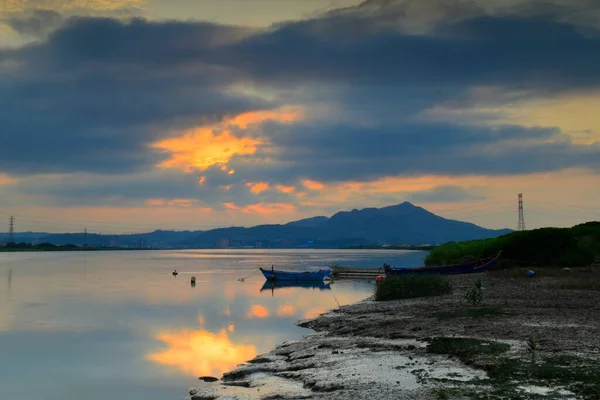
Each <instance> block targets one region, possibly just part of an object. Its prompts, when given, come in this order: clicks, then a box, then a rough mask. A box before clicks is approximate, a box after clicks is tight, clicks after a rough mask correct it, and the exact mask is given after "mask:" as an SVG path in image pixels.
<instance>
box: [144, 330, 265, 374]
mask: <svg viewBox="0 0 600 400" xmlns="http://www.w3.org/2000/svg"><path fill="white" fill-rule="evenodd" d="M229 329H230V331H231V332H233V324H231V325H230V326H229ZM156 339H157V340H160V341H161V342H163V343H165V344H166V345H167V346H168V347H167V348H166V349H165V350H163V351H160V352H157V353H152V354H149V355H148V359H149V360H152V361H154V362H155V363H158V364H162V365H167V366H173V367H176V368H178V369H179V370H180V371H182V372H184V373H185V374H188V375H191V376H202V375H211V376H219V377H220V376H221V375H222V374H223V373H225V372H227V371H229V370H231V369H233V368H235V367H236V365H237V364H239V363H240V362H243V361H246V360H250V359H252V358H254V357H255V356H256V354H257V350H256V346H254V345H247V344H236V343H233V342H232V341H231V338H230V337H229V336H228V334H227V331H226V330H225V329H222V330H221V331H220V332H219V333H216V334H215V333H212V332H209V331H206V330H204V329H202V328H200V329H197V330H193V329H188V328H183V329H179V330H171V331H163V332H161V333H159V334H158V335H157V336H156Z"/></svg>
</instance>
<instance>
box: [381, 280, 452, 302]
mask: <svg viewBox="0 0 600 400" xmlns="http://www.w3.org/2000/svg"><path fill="white" fill-rule="evenodd" d="M450 293H452V284H451V283H450V281H449V280H448V278H446V277H445V276H442V275H405V276H399V277H390V278H387V279H384V280H382V281H381V282H378V283H377V284H375V300H376V301H386V300H397V299H408V298H413V297H431V296H441V295H444V294H450Z"/></svg>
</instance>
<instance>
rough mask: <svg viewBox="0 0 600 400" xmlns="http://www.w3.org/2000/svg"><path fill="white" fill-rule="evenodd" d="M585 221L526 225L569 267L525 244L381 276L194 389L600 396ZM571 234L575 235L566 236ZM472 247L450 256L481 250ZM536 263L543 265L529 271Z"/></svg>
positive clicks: (596, 277)
mask: <svg viewBox="0 0 600 400" xmlns="http://www.w3.org/2000/svg"><path fill="white" fill-rule="evenodd" d="M585 226H586V225H583V226H579V227H578V229H582V227H585ZM587 227H588V228H590V227H591V229H590V231H591V232H592V233H591V235H587V234H586V235H583V236H578V234H575V235H574V236H571V235H573V232H570V233H567V234H566V235H565V233H564V231H562V232H560V231H553V230H546V231H544V230H542V233H539V232H535V231H531V232H525V234H529V235H531V236H529V239H527V240H530V241H531V242H529V243H536V240H537V239H540V238H542V237H545V238H546V239H547V240H549V241H550V242H548V243H549V244H548V248H550V247H552V246H557V243H556V242H551V240H557V241H560V242H561V243H563V244H564V246H563V247H561V249H562V252H560V253H557V255H558V256H559V259H560V260H562V261H564V262H568V264H569V265H570V267H564V266H561V265H560V263H548V264H546V265H537V266H533V265H527V264H525V265H522V264H521V262H522V261H523V259H527V257H534V258H537V259H538V260H540V259H543V258H544V257H545V256H543V255H536V253H535V252H533V251H532V252H531V253H522V254H517V255H518V256H519V258H521V259H522V260H521V262H519V263H518V264H521V265H516V266H513V267H512V268H497V267H495V268H493V269H492V270H489V271H487V272H484V273H477V274H466V275H454V276H435V277H432V276H405V277H399V278H392V279H386V280H383V281H381V282H379V283H377V284H376V285H375V286H374V293H373V296H371V297H370V298H368V299H366V300H364V301H362V302H359V303H355V304H352V305H347V306H342V307H339V308H337V309H334V310H331V311H330V312H328V313H326V314H323V315H321V316H319V317H317V318H314V319H311V320H304V321H299V322H298V323H297V324H298V325H300V326H303V327H306V328H310V329H312V330H314V331H315V333H311V334H308V335H306V336H305V337H304V338H303V339H302V340H299V341H294V342H288V343H283V344H282V345H280V346H278V347H277V348H275V349H274V350H273V351H271V352H270V353H268V354H264V355H261V356H258V357H256V358H255V359H253V360H248V362H247V363H245V364H243V365H241V366H239V367H238V368H237V369H235V370H233V371H231V372H228V373H226V374H224V375H223V377H221V379H219V380H218V381H216V382H212V383H208V382H200V383H199V385H198V387H196V388H193V389H192V390H191V391H190V396H191V398H192V399H194V400H201V399H301V398H313V399H344V400H346V399H369V400H376V399H563V398H565V399H566V398H580V399H600V335H598V321H599V320H600V266H593V265H589V264H587V265H585V266H575V264H574V263H573V260H580V259H579V258H578V257H580V256H579V255H577V254H575V253H573V249H581V248H582V247H581V246H582V242H585V241H588V242H587V243H588V244H589V243H590V242H593V241H592V240H590V239H589V237H588V236H592V237H593V235H594V234H595V233H594V232H596V231H595V230H596V229H598V226H593V224H588V225H587ZM586 229H587V228H586ZM556 232H560V233H556ZM518 234H519V235H518V237H521V238H526V236H523V234H524V233H522V232H518ZM511 235H514V234H510V235H507V236H508V237H510V236H511ZM538 235H541V236H538ZM553 235H556V236H553ZM560 235H562V236H560ZM549 237H551V238H554V239H548V238H549ZM569 237H575V238H576V241H575V243H574V242H569V240H571V239H569V240H567V241H563V239H565V238H567V239H568V238H569ZM531 238H535V239H531ZM559 238H562V239H559ZM498 240H502V241H505V242H503V243H509V244H510V241H512V240H515V239H510V238H509V239H507V238H506V237H504V238H503V239H498ZM594 240H595V239H594ZM483 242H487V241H483ZM552 243H554V244H552ZM455 245H456V246H457V247H460V246H466V245H465V244H464V243H463V244H460V243H457V244H455ZM446 246H448V247H446V249H449V248H450V247H449V246H454V244H452V245H446ZM513 246H519V244H513ZM540 246H541V245H540ZM443 247H444V246H442V247H440V248H439V249H440V250H442V248H443ZM583 248H585V246H584V247H583ZM589 248H590V247H588V249H589ZM494 250H495V247H493V246H491V247H488V248H487V250H483V251H494ZM469 251H471V252H469ZM469 251H461V252H460V253H454V254H453V255H452V256H451V257H453V261H455V260H456V259H460V258H461V257H465V256H467V255H470V254H471V255H472V254H476V253H474V252H472V250H469ZM551 251H555V250H551ZM578 251H579V250H578ZM432 253H433V252H432ZM440 254H441V253H440ZM482 254H484V253H479V254H478V255H482ZM509 254H511V253H510V251H509ZM582 254H583V251H582ZM592 254H596V253H595V252H594V251H592ZM438 256H439V255H436V256H435V257H438ZM560 257H562V258H560ZM570 257H572V258H570ZM592 259H593V257H592ZM578 262H583V261H581V260H580V261H578ZM556 265H558V266H556ZM563 265H564V264H563ZM532 268H535V271H536V274H535V275H534V276H533V277H529V276H528V274H527V271H528V270H530V269H532Z"/></svg>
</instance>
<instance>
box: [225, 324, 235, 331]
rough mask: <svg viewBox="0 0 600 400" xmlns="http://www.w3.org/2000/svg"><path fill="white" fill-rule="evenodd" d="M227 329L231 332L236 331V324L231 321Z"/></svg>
mask: <svg viewBox="0 0 600 400" xmlns="http://www.w3.org/2000/svg"><path fill="white" fill-rule="evenodd" d="M227 330H228V331H229V332H234V331H235V324H234V323H233V322H231V323H229V326H228V327H227Z"/></svg>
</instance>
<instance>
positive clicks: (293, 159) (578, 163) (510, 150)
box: [231, 122, 600, 183]
mask: <svg viewBox="0 0 600 400" xmlns="http://www.w3.org/2000/svg"><path fill="white" fill-rule="evenodd" d="M265 131H266V132H267V134H268V135H270V137H271V141H272V146H273V148H274V150H276V151H274V152H269V153H268V154H277V156H276V158H275V160H272V161H274V162H272V163H265V162H262V163H257V164H256V165H255V166H254V168H253V169H249V167H248V165H247V160H244V159H243V157H241V158H242V159H241V160H240V161H234V162H232V163H231V165H232V166H233V167H234V168H237V169H238V170H239V171H241V172H240V175H241V176H243V177H244V178H245V179H253V177H255V176H263V177H267V176H268V177H269V178H270V179H273V180H274V181H277V182H278V183H284V182H286V180H287V181H288V182H289V181H290V180H294V179H301V178H303V177H304V178H307V177H310V178H311V179H315V180H320V181H324V182H335V181H349V180H370V179H377V178H382V177H385V176H396V175H419V174H450V175H473V174H485V175H500V174H522V173H529V172H545V171H557V170H561V169H564V168H569V167H588V168H592V169H595V170H599V171H600V144H598V143H597V144H595V145H591V146H587V145H579V144H574V143H572V142H571V141H569V139H568V137H567V136H565V135H562V134H561V133H560V131H559V130H557V129H548V128H530V129H528V128H523V127H519V126H504V127H499V128H491V127H473V126H471V127H469V126H456V125H452V124H444V123H432V122H418V123H416V122H415V123H398V124H394V125H380V126H376V127H373V126H370V127H363V128H361V127H356V126H351V125H329V126H327V125H323V124H320V125H310V124H300V125H295V126H291V127H290V126H281V125H277V124H271V125H270V126H269V127H268V128H266V129H265ZM269 150H273V149H269ZM264 156H265V157H267V156H268V155H267V154H265V155H264ZM244 169H245V170H244Z"/></svg>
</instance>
